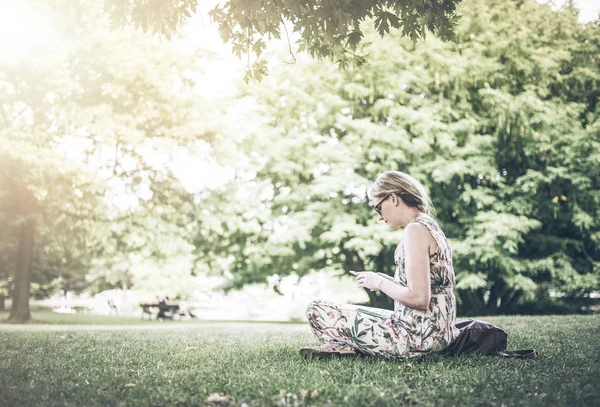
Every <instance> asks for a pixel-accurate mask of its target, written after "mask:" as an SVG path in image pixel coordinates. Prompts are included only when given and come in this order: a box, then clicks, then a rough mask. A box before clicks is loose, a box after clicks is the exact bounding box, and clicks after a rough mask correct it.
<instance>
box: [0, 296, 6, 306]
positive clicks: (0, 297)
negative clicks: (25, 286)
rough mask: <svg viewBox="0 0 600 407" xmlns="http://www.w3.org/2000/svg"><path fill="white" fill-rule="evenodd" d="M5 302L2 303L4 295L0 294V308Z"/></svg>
mask: <svg viewBox="0 0 600 407" xmlns="http://www.w3.org/2000/svg"><path fill="white" fill-rule="evenodd" d="M5 308H6V304H5V303H4V295H0V309H5Z"/></svg>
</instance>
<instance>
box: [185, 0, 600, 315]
mask: <svg viewBox="0 0 600 407" xmlns="http://www.w3.org/2000/svg"><path fill="white" fill-rule="evenodd" d="M460 10H461V13H462V15H463V18H462V19H461V21H460V23H459V25H458V26H457V29H456V32H457V39H456V42H443V41H440V40H438V39H437V38H429V39H428V41H427V42H419V43H416V44H414V43H412V42H410V41H408V40H406V39H403V38H401V37H400V36H397V35H396V36H395V35H393V34H390V35H389V36H387V37H386V38H384V39H382V40H379V41H375V37H376V33H374V32H373V33H370V34H368V35H367V38H368V39H373V44H372V46H371V48H370V57H369V60H368V61H367V62H366V63H365V64H364V65H362V66H360V67H354V68H352V69H348V70H347V71H344V72H340V71H339V70H337V69H335V67H334V66H332V65H331V64H322V63H321V64H317V63H314V62H310V61H305V60H299V61H298V63H297V64H296V66H294V67H289V66H283V67H281V68H279V67H277V66H276V67H275V69H274V70H273V73H272V75H271V77H270V78H268V79H266V80H265V82H264V84H263V85H261V86H260V87H253V88H251V89H250V91H249V92H250V94H251V95H255V96H254V97H255V98H256V101H257V105H256V106H255V108H254V109H255V110H254V111H253V112H254V113H253V114H254V115H261V116H262V117H263V118H264V120H265V121H266V122H267V125H268V128H267V129H265V130H263V131H262V132H260V134H259V135H257V134H254V133H252V132H247V133H246V134H244V135H242V137H241V141H239V143H240V144H241V145H243V146H244V147H245V148H246V151H248V152H250V153H249V156H250V159H249V161H248V160H247V162H244V165H243V166H242V165H240V166H238V169H239V171H238V172H239V173H244V172H245V173H251V174H256V176H255V177H251V178H250V179H249V180H247V179H244V178H243V177H240V178H239V179H238V180H237V181H236V182H237V184H232V185H231V186H230V190H229V191H227V192H226V193H225V194H224V195H223V196H221V197H220V198H219V197H214V199H215V202H223V201H227V199H226V198H225V197H232V196H236V194H239V193H241V191H245V192H247V193H248V196H252V197H254V200H252V201H249V200H244V201H243V203H240V204H237V203H232V204H229V203H228V204H227V205H226V208H225V210H226V211H228V212H227V213H226V214H224V215H225V216H224V217H223V218H221V219H219V218H217V219H213V220H212V221H211V222H210V223H207V224H205V225H204V227H202V228H201V230H200V235H201V236H202V237H201V238H200V236H199V238H198V240H197V242H196V245H197V247H198V252H199V254H200V255H201V256H205V255H206V256H208V255H209V253H212V254H215V253H218V254H219V255H220V256H229V257H228V258H229V263H230V264H228V267H229V269H230V270H231V272H232V285H233V286H241V285H243V284H246V283H248V282H255V281H261V280H264V278H265V277H266V276H268V275H270V274H273V273H277V274H279V275H285V274H288V273H296V274H299V275H301V276H302V275H305V274H306V273H308V272H310V271H312V270H325V269H334V270H338V271H339V273H340V275H341V274H343V273H344V272H347V271H348V270H351V269H354V270H356V269H361V270H362V269H367V270H375V271H378V272H384V273H388V274H391V273H392V272H393V268H394V264H393V262H392V256H393V251H394V248H395V245H396V244H397V241H398V239H399V238H400V237H401V236H399V235H398V234H397V233H396V232H390V231H388V230H387V228H386V227H385V226H384V225H377V221H376V215H375V213H374V212H372V211H371V210H370V208H369V207H368V205H367V204H366V196H365V190H366V187H367V185H368V184H369V182H371V181H372V180H373V179H374V178H375V177H376V176H377V175H378V174H379V173H381V172H383V171H385V170H389V169H399V170H402V171H405V172H408V173H411V174H413V175H415V176H416V177H417V178H418V179H420V180H421V181H422V182H423V183H424V184H425V185H426V186H427V188H428V189H429V190H430V193H431V195H432V198H433V201H434V204H436V206H437V218H438V219H439V221H440V223H441V224H442V227H443V228H444V230H445V231H446V234H447V235H448V237H449V238H450V239H451V243H452V246H453V248H454V251H455V252H454V260H455V269H456V272H457V280H458V284H457V289H458V292H459V297H460V300H461V313H463V314H465V313H478V314H481V313H486V312H489V313H497V312H514V311H515V309H516V306H517V304H519V303H521V302H523V301H524V300H532V299H533V297H534V296H536V295H542V294H543V293H546V294H548V293H550V294H552V295H554V296H557V297H554V298H555V299H559V300H561V301H567V302H568V301H571V300H573V301H575V300H576V299H577V301H579V300H580V299H581V298H584V297H586V296H588V295H589V293H590V292H592V291H594V290H597V288H598V286H599V276H600V270H599V268H598V264H599V263H598V261H600V246H599V241H598V239H597V236H598V233H599V231H600V224H599V223H598V221H597V219H600V218H599V216H598V215H599V213H598V208H599V206H598V203H599V202H598V199H599V196H600V195H599V185H598V180H600V177H598V171H599V170H600V165H599V164H600V162H599V161H598V153H597V152H598V151H600V145H599V142H600V133H599V132H598V119H597V117H598V115H597V113H598V106H597V100H598V95H599V94H598V90H597V89H598V86H597V84H598V79H599V78H600V76H599V70H598V61H597V58H596V57H595V56H596V55H597V54H598V52H597V51H598V46H599V44H600V42H599V39H600V37H598V32H599V31H598V29H597V28H598V27H597V23H592V24H589V25H588V26H583V25H581V24H580V23H578V22H577V15H576V10H574V9H572V8H566V9H563V10H559V11H553V10H552V9H551V8H550V7H548V6H546V5H539V4H537V3H535V2H500V1H498V2H483V1H478V0H472V1H468V2H464V3H463V4H462V8H461V9H460ZM551 27H552V28H551ZM276 69H279V70H276ZM254 191H257V192H254ZM258 191H260V193H258ZM214 205H215V207H216V205H219V204H217V203H215V204H214ZM231 219H235V220H234V221H231ZM206 236H214V237H213V238H212V243H211V241H210V240H209V241H207V240H206V239H205V237H206ZM217 236H218V237H217ZM541 288H543V289H541ZM369 295H370V298H371V305H382V306H390V305H391V304H390V303H389V302H387V303H385V300H386V298H385V297H382V296H380V295H378V294H376V293H369Z"/></svg>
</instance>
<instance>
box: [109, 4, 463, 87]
mask: <svg viewBox="0 0 600 407" xmlns="http://www.w3.org/2000/svg"><path fill="white" fill-rule="evenodd" d="M458 3H459V0H434V1H427V2H424V1H420V0H407V1H371V2H356V1H348V0H327V1H320V0H317V1H299V0H276V1H272V2H271V1H227V2H226V3H225V4H223V5H220V4H218V5H217V6H215V8H214V9H212V10H211V11H210V12H209V13H208V14H209V15H210V17H211V19H212V20H213V21H214V22H216V23H217V24H218V26H219V31H220V33H221V38H222V39H223V41H224V42H226V43H231V44H232V47H233V48H232V49H233V53H234V54H235V55H237V56H238V57H239V58H241V57H242V56H247V58H248V64H247V67H246V80H247V81H248V80H250V79H254V80H257V81H260V80H261V79H262V78H263V77H264V76H265V75H266V74H267V64H266V61H265V59H263V58H261V56H262V54H263V51H264V49H265V48H266V42H267V41H268V40H272V39H279V38H281V33H282V31H284V32H285V35H286V37H287V41H288V43H290V46H289V50H290V53H292V56H293V51H292V47H291V41H293V40H294V39H295V38H298V39H297V40H296V41H295V42H296V44H297V50H298V51H306V52H308V53H309V54H310V55H311V56H312V57H314V58H317V59H323V58H328V59H331V60H333V61H335V62H336V63H338V64H339V65H340V66H341V67H345V66H347V65H348V63H349V62H354V63H362V62H364V55H361V54H360V52H359V53H357V50H358V45H359V44H360V43H361V42H362V40H363V37H364V32H363V30H364V28H363V27H362V26H361V25H362V24H363V23H364V22H365V21H369V22H370V23H372V24H373V26H374V28H375V29H376V30H377V32H378V33H379V34H380V35H381V36H383V35H385V34H388V33H390V31H391V30H392V29H398V30H401V32H402V34H403V35H406V36H408V37H410V38H411V39H413V40H416V39H418V38H423V37H425V35H426V32H427V31H428V30H429V31H432V32H434V33H435V34H437V35H438V37H439V38H442V39H450V38H451V37H452V35H453V28H454V25H455V23H456V17H455V14H454V11H455V8H456V5H457V4H458ZM197 7H198V1H197V0H184V1H174V0H160V1H153V2H148V1H143V0H136V1H129V0H105V9H106V10H107V12H108V13H109V15H110V18H111V22H112V24H113V26H114V27H122V26H124V25H127V24H132V25H133V26H135V27H137V28H141V29H143V30H144V31H152V32H155V33H162V34H164V35H166V36H168V37H169V36H170V35H171V34H172V33H173V32H175V31H176V30H177V29H178V27H179V26H180V25H181V24H182V23H183V22H185V21H186V20H187V19H188V18H189V17H191V16H192V15H194V14H195V13H196V12H197ZM288 24H290V25H291V26H292V28H293V33H294V34H295V33H298V37H295V36H294V35H293V34H290V33H289V32H288V31H287V28H286V26H287V25H288ZM291 37H294V38H291ZM250 54H254V55H255V56H256V58H257V59H256V61H254V62H253V63H252V64H250Z"/></svg>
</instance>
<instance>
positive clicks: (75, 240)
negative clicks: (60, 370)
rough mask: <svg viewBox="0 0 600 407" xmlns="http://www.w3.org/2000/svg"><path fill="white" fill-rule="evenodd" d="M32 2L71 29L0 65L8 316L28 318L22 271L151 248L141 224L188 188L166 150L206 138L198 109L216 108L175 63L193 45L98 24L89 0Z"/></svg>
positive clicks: (152, 223)
mask: <svg viewBox="0 0 600 407" xmlns="http://www.w3.org/2000/svg"><path fill="white" fill-rule="evenodd" d="M37 5H38V6H39V7H42V8H43V9H44V10H45V11H48V13H49V14H51V15H58V16H59V17H57V19H60V23H61V24H60V26H61V29H62V30H63V32H62V34H64V35H65V36H67V37H69V38H72V39H73V40H72V41H71V42H66V41H65V42H60V45H58V46H57V47H55V48H52V49H49V50H47V52H40V53H38V54H36V55H35V56H32V57H31V58H29V59H28V60H27V61H14V62H13V61H10V60H3V62H2V65H1V66H0V88H2V90H3V92H2V93H1V96H0V104H1V105H2V110H1V113H0V121H1V123H2V124H1V125H0V129H1V130H0V146H2V149H1V150H0V212H2V214H3V217H2V218H1V219H6V220H7V221H8V222H9V223H10V225H11V227H10V228H8V230H9V231H15V233H16V235H15V234H11V236H10V237H9V238H7V239H6V240H5V241H6V245H4V246H3V247H2V249H3V250H7V251H9V250H10V249H11V247H10V245H15V246H16V248H17V249H16V250H17V254H16V256H15V260H14V262H13V266H10V263H9V268H10V269H11V270H10V271H12V272H13V275H14V278H13V279H12V280H11V281H12V296H13V302H12V310H11V314H10V317H9V318H10V319H13V320H17V321H24V320H27V319H29V318H30V313H29V305H28V304H29V297H30V291H31V279H32V278H34V279H35V281H38V282H43V283H50V282H51V281H52V280H53V279H54V278H56V277H62V278H63V280H65V281H70V282H71V283H72V284H85V282H82V281H81V280H82V278H83V275H84V274H85V273H87V272H88V271H89V270H90V269H91V268H92V266H93V264H92V261H91V260H92V259H95V260H98V259H99V258H102V256H103V255H111V256H112V255H114V254H115V251H116V252H119V251H121V250H127V251H132V250H134V248H133V247H132V246H136V247H137V249H138V250H141V251H143V253H144V254H145V255H146V256H149V257H150V256H158V255H159V254H160V253H161V250H160V247H159V245H160V243H161V242H160V240H152V237H153V236H152V235H151V234H150V232H149V230H148V228H150V227H151V228H153V230H154V231H155V232H158V231H159V230H161V228H162V226H161V225H165V224H166V225H169V224H172V223H174V222H177V223H175V224H176V225H178V226H180V225H181V224H185V223H186V222H185V220H182V219H179V218H177V216H176V215H177V213H178V210H180V209H181V212H182V213H183V214H185V213H187V212H189V210H185V209H184V207H185V206H186V205H188V206H189V205H191V202H192V198H193V197H192V195H191V194H190V193H189V192H187V191H186V190H185V189H184V188H183V187H182V186H181V182H180V180H179V179H177V177H175V175H174V173H173V171H172V169H171V167H170V162H171V160H172V159H173V158H176V157H177V156H178V154H181V152H182V151H193V150H195V148H196V147H195V143H197V142H198V141H200V140H203V139H204V140H208V141H210V140H211V137H212V135H211V134H210V133H208V132H205V129H204V127H203V126H201V125H198V124H197V123H202V120H201V118H200V117H199V116H198V115H199V114H206V115H211V114H213V112H214V109H215V108H216V107H214V106H211V105H209V103H208V102H206V103H205V104H204V105H203V104H202V103H201V102H200V101H199V100H198V99H197V98H195V97H194V91H193V89H192V87H193V81H192V80H191V79H189V78H188V76H187V75H186V74H185V73H184V71H185V70H186V69H188V68H189V67H191V66H194V63H195V62H194V61H196V60H195V58H196V56H195V55H191V56H184V55H183V54H181V53H180V52H179V51H177V50H176V49H175V48H174V47H173V46H172V45H171V44H169V43H168V42H166V41H161V40H157V39H153V38H151V37H150V36H147V35H142V34H141V33H136V32H134V30H132V29H130V30H124V31H120V32H118V33H109V32H108V30H107V29H106V26H105V23H104V20H103V19H102V18H101V16H102V10H101V9H98V8H97V4H96V3H95V2H93V1H90V2H81V4H80V5H79V6H78V7H72V4H71V3H70V2H63V3H60V4H58V3H56V2H52V8H50V7H49V6H48V4H47V3H44V2H43V1H40V2H38V4H37ZM53 13H54V14H53ZM204 142H206V141H204ZM9 147H10V148H9ZM144 228H145V229H144ZM142 229H143V230H145V232H140V230H142ZM163 230H168V229H163ZM132 236H133V238H132ZM162 238H163V239H168V238H169V235H168V234H165V235H164V236H162ZM123 241H127V244H122V243H123ZM115 248H116V249H115ZM106 272H107V273H110V272H111V270H110V269H109V270H108V271H106ZM129 278H130V276H129V275H128V274H127V273H125V274H124V275H122V276H121V277H119V278H117V279H112V280H111V281H112V282H113V283H114V284H122V283H126V281H127V279H129Z"/></svg>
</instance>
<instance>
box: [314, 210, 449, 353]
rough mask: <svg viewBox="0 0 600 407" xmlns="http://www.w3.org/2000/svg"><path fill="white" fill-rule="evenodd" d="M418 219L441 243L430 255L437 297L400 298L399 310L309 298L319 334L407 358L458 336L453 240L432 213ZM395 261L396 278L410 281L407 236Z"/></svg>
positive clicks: (334, 341)
mask: <svg viewBox="0 0 600 407" xmlns="http://www.w3.org/2000/svg"><path fill="white" fill-rule="evenodd" d="M412 222H418V223H421V224H423V225H424V226H425V227H427V229H428V230H429V232H430V233H431V235H432V236H433V238H434V240H435V242H436V243H437V246H438V250H437V251H436V252H435V253H433V254H432V255H431V256H430V284H431V301H430V302H429V307H428V309H427V310H426V311H425V310H418V309H415V308H411V307H408V306H405V305H402V304H400V303H398V302H396V301H394V311H390V310H384V309H379V308H371V307H363V306H356V305H351V304H336V303H332V302H328V301H324V300H316V301H313V302H311V303H310V304H309V306H308V309H307V311H306V316H307V317H308V321H309V326H310V328H311V330H312V331H313V333H314V334H315V336H316V337H317V338H318V339H320V340H321V341H322V342H327V343H330V344H335V345H339V346H340V347H341V348H345V349H348V348H352V349H354V350H356V351H358V352H360V353H364V354H368V355H373V356H384V357H404V358H407V357H415V356H420V355H423V354H427V353H431V352H436V351H440V350H442V349H444V348H446V347H447V346H448V345H449V344H450V342H452V341H453V340H454V339H455V338H456V337H457V336H458V333H459V331H458V329H457V328H456V327H455V320H456V298H455V296H454V293H453V288H454V283H455V277H454V268H453V266H452V251H451V249H450V245H449V244H448V240H447V239H446V236H445V235H444V232H443V231H442V230H441V228H440V227H439V225H438V224H437V222H436V221H435V220H433V219H432V218H430V217H429V216H421V217H419V218H416V219H414V220H413V221H412ZM394 261H395V263H396V272H395V275H394V281H395V282H396V283H397V284H399V285H402V286H407V282H406V271H405V268H406V263H405V253H404V244H403V242H400V244H398V246H397V247H396V251H395V253H394Z"/></svg>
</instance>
